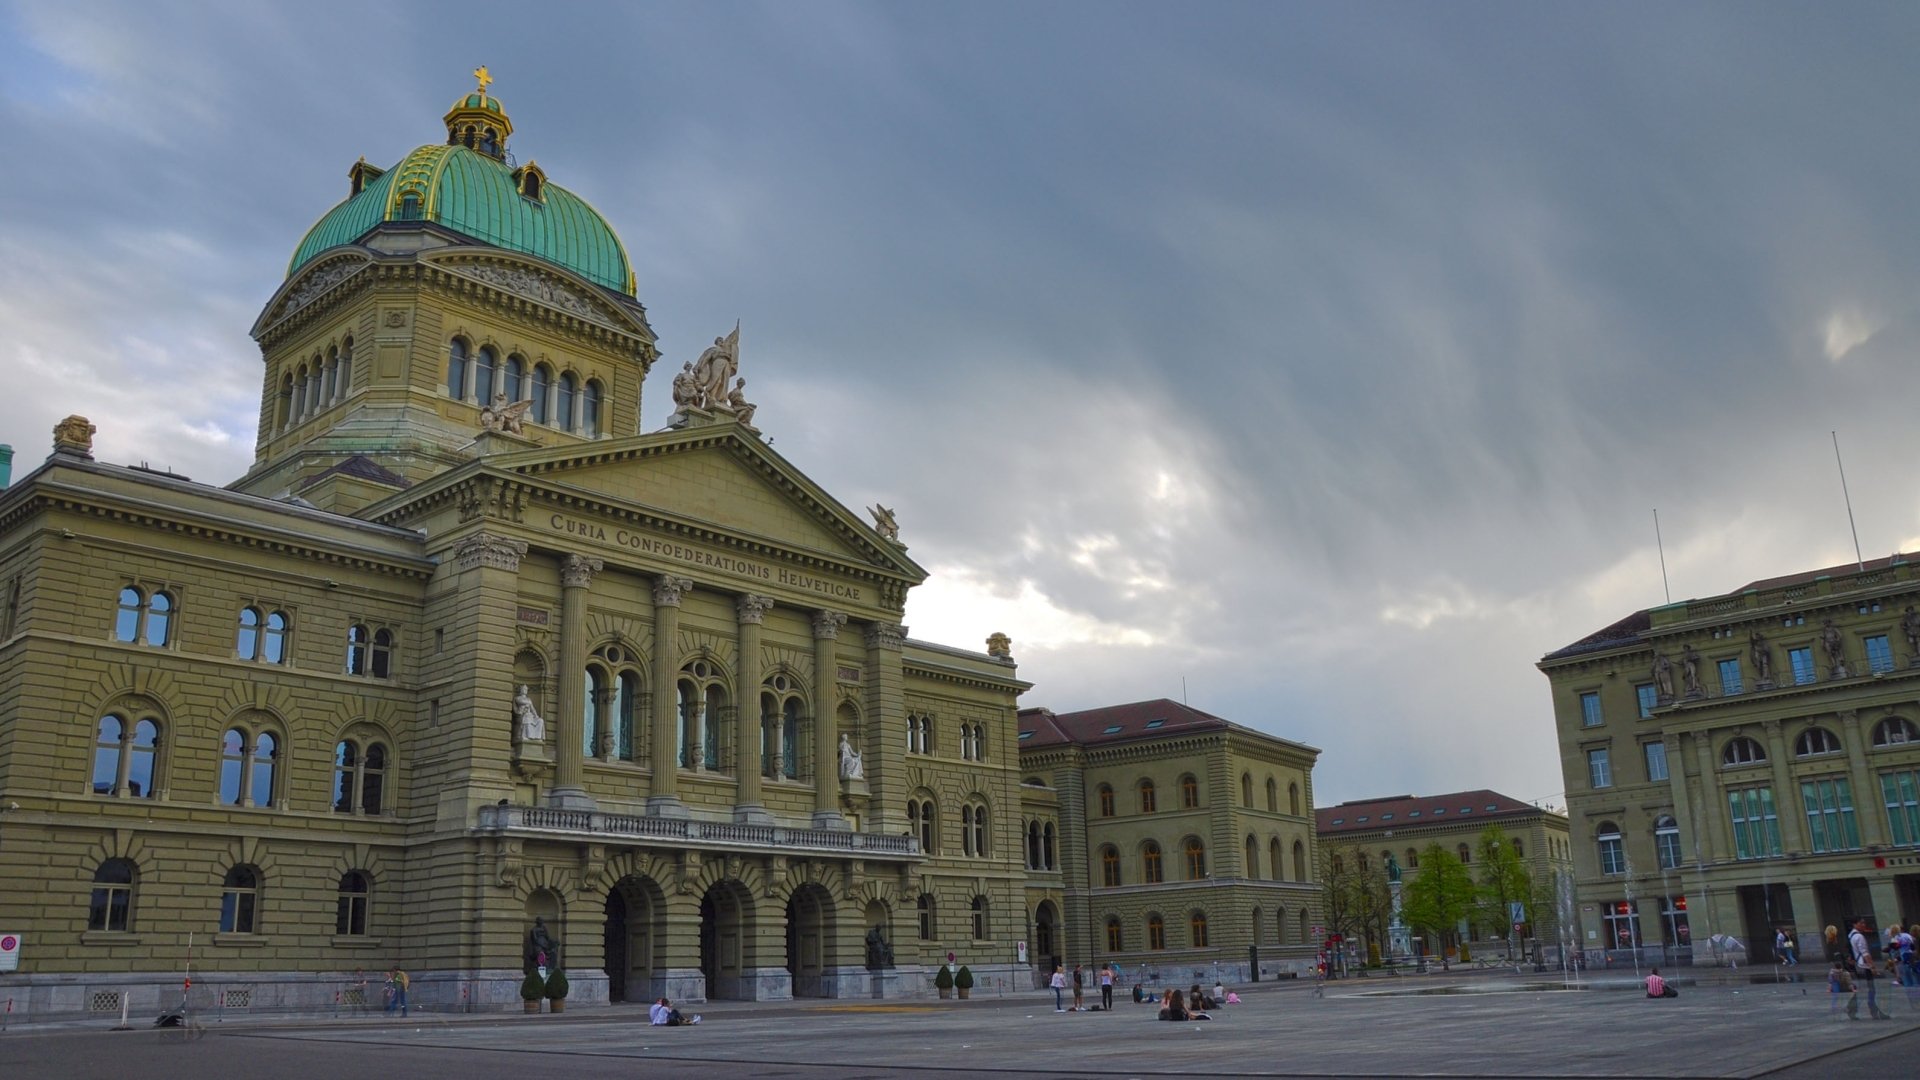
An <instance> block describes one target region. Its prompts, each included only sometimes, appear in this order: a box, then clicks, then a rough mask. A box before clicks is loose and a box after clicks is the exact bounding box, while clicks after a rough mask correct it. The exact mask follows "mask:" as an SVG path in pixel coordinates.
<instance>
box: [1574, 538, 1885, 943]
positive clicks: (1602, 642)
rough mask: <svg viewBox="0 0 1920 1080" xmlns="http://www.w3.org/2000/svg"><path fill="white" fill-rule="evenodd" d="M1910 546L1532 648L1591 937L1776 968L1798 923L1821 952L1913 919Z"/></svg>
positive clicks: (1582, 921)
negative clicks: (1905, 551)
mask: <svg viewBox="0 0 1920 1080" xmlns="http://www.w3.org/2000/svg"><path fill="white" fill-rule="evenodd" d="M1914 558H1915V557H1914V556H1911V555H1895V556H1893V557H1891V558H1889V559H1874V560H1868V561H1867V562H1866V563H1865V564H1864V565H1855V564H1849V565H1846V566H1838V567H1830V568H1828V569H1825V570H1817V571H1810V572H1806V573H1802V574H1795V575H1791V576H1788V577H1782V578H1775V579H1771V580H1767V581H1759V582H1754V583H1753V584H1751V585H1748V586H1746V587H1744V588H1741V589H1738V590H1735V591H1734V592H1731V593H1727V594H1725V595H1722V596H1714V597H1708V598H1706V599H1703V600H1688V601H1683V602H1681V603H1676V604H1669V605H1666V606H1664V607H1658V608H1653V609H1651V610H1649V611H1639V612H1635V613H1634V614H1632V615H1629V616H1627V617H1626V618H1624V619H1622V620H1620V621H1619V622H1617V623H1615V624H1614V625H1612V626H1609V627H1606V628H1604V629H1602V630H1599V631H1597V632H1595V633H1594V634H1592V635H1590V636H1588V637H1586V638H1584V639H1582V640H1580V641H1578V642H1575V643H1574V644H1572V645H1569V646H1567V647H1566V648H1564V649H1560V650H1558V651H1557V652H1554V653H1551V654H1549V655H1548V656H1546V657H1545V658H1544V659H1542V660H1541V661H1540V664H1539V667H1540V670H1541V671H1542V672H1544V673H1545V674H1546V676H1547V679H1548V682H1549V683H1550V685H1551V687H1552V693H1553V715H1554V728H1555V732H1556V734H1557V735H1558V738H1559V743H1560V755H1561V768H1562V770H1563V772H1564V774H1565V778H1566V790H1567V800H1568V813H1569V817H1570V819H1571V829H1572V835H1573V856H1574V858H1573V865H1574V871H1575V887H1574V889H1575V894H1576V898H1577V901H1578V909H1579V934H1580V939H1581V940H1580V943H1581V944H1582V945H1583V946H1584V947H1585V948H1587V949H1589V950H1599V951H1607V952H1610V953H1612V954H1613V955H1614V956H1615V957H1616V958H1618V957H1624V956H1625V955H1627V954H1626V951H1625V950H1628V949H1632V948H1640V949H1641V950H1643V952H1644V953H1646V954H1647V955H1648V957H1649V958H1654V959H1658V958H1662V957H1664V958H1666V959H1668V960H1669V961H1685V960H1693V961H1695V962H1706V961H1712V960H1725V959H1728V958H1729V957H1730V956H1731V958H1733V959H1737V960H1740V961H1741V962H1744V960H1745V958H1746V957H1752V958H1753V959H1756V960H1761V961H1764V960H1766V959H1768V958H1771V956H1772V955H1773V943H1774V934H1775V932H1776V930H1778V929H1780V928H1787V929H1790V930H1791V931H1792V932H1793V935H1794V937H1795V939H1796V940H1797V941H1798V942H1799V944H1800V945H1801V949H1802V956H1803V957H1804V956H1815V957H1817V956H1818V955H1819V949H1818V945H1817V943H1818V941H1819V940H1820V932H1821V930H1822V929H1823V928H1824V927H1825V926H1828V925H1834V926H1845V925H1846V924H1848V923H1850V922H1852V920H1853V919H1854V918H1856V917H1859V916H1865V917H1866V918H1868V919H1869V921H1870V924H1871V925H1873V926H1875V927H1882V926H1887V925H1891V924H1892V923H1895V922H1898V923H1901V924H1902V925H1905V924H1907V923H1911V922H1913V921H1915V920H1916V919H1920V795H1916V790H1920V617H1916V616H1915V615H1914V610H1915V607H1916V606H1920V573H1917V572H1916V565H1920V564H1916V563H1915V562H1913V561H1911V560H1913V559H1914ZM1728 936H1731V937H1732V938H1733V939H1734V940H1735V941H1737V942H1739V944H1740V946H1741V947H1742V948H1739V949H1735V948H1734V947H1733V945H1732V943H1730V942H1728V941H1727V937H1728ZM1716 939H1718V940H1716Z"/></svg>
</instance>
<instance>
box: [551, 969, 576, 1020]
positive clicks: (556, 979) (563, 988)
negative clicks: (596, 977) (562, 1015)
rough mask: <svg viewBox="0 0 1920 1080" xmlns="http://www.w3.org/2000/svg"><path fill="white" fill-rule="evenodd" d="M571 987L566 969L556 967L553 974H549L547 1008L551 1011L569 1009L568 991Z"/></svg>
mask: <svg viewBox="0 0 1920 1080" xmlns="http://www.w3.org/2000/svg"><path fill="white" fill-rule="evenodd" d="M569 989H571V987H569V986H568V985H567V973H566V971H565V970H564V969H562V968H554V969H553V974H551V975H549V976H547V1003H548V1005H547V1008H548V1011H549V1012H566V1011H567V991H568V990H569Z"/></svg>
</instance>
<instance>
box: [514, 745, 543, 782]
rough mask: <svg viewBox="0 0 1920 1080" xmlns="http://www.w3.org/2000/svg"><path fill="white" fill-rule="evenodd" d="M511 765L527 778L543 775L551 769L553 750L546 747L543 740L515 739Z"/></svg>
mask: <svg viewBox="0 0 1920 1080" xmlns="http://www.w3.org/2000/svg"><path fill="white" fill-rule="evenodd" d="M513 767H514V770H515V771H516V772H518V773H519V774H520V775H521V776H524V777H527V778H528V779H534V778H537V777H541V776H545V775H547V774H548V773H550V772H552V771H553V752H552V751H551V750H548V749H547V744H546V743H545V742H541V741H535V742H528V741H524V740H521V739H515V740H514V741H513Z"/></svg>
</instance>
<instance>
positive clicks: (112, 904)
mask: <svg viewBox="0 0 1920 1080" xmlns="http://www.w3.org/2000/svg"><path fill="white" fill-rule="evenodd" d="M135 878H136V871H135V870H134V865H133V863H132V862H131V861H129V860H127V859H108V860H107V861H105V862H103V863H101V864H100V867H99V869H97V870H95V871H94V872H93V894H92V896H91V897H90V899H89V901H88V904H87V929H89V930H105V931H111V932H115V933H124V932H126V931H128V930H131V929H132V928H133V890H134V885H135Z"/></svg>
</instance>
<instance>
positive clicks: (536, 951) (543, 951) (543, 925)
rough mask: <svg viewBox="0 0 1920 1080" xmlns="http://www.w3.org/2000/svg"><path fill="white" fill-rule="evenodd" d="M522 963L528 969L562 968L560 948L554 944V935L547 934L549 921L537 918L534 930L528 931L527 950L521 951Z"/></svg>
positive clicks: (534, 921) (534, 922)
mask: <svg viewBox="0 0 1920 1080" xmlns="http://www.w3.org/2000/svg"><path fill="white" fill-rule="evenodd" d="M520 959H521V961H522V962H523V963H524V964H525V965H526V966H527V967H528V968H547V969H549V970H553V969H558V968H559V967H560V946H559V945H557V944H555V943H554V940H553V935H552V934H551V933H548V932H547V920H546V919H544V918H539V917H535V918H534V920H533V929H531V930H529V931H527V944H526V948H525V949H523V950H522V951H521V955H520Z"/></svg>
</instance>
